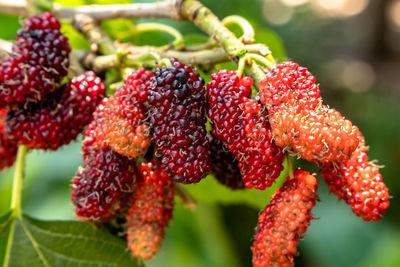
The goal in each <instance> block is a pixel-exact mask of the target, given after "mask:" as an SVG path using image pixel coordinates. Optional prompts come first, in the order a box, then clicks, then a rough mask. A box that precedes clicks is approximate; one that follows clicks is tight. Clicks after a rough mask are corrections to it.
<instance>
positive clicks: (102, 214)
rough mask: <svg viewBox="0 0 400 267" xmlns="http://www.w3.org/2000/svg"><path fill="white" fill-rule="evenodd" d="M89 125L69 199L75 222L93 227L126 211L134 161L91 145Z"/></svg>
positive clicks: (134, 184)
mask: <svg viewBox="0 0 400 267" xmlns="http://www.w3.org/2000/svg"><path fill="white" fill-rule="evenodd" d="M93 126H95V123H91V124H90V125H89V127H88V129H87V130H86V131H85V134H84V141H85V142H84V143H83V148H82V150H83V153H84V168H80V169H79V170H78V173H77V174H76V176H75V177H74V178H73V181H72V191H71V200H72V202H73V204H74V206H75V214H76V216H77V218H78V219H79V220H83V221H90V222H93V223H95V224H98V223H101V222H105V221H107V220H109V219H110V218H112V217H113V216H116V215H118V214H119V213H120V212H122V211H123V210H124V208H126V202H127V201H128V199H129V196H130V195H131V194H132V192H133V191H134V188H135V186H136V180H137V167H136V162H135V161H134V160H130V159H128V158H127V157H124V156H122V155H119V154H118V153H116V152H114V151H112V150H111V149H109V148H106V149H99V148H97V147H94V146H91V145H93V142H91V141H90V140H95V136H93V134H95V132H94V131H93V129H92V128H93Z"/></svg>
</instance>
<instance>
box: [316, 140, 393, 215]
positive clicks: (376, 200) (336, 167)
mask: <svg viewBox="0 0 400 267" xmlns="http://www.w3.org/2000/svg"><path fill="white" fill-rule="evenodd" d="M358 138H359V140H360V144H359V145H358V147H357V149H356V150H355V151H354V152H353V154H352V155H351V158H350V159H348V160H343V161H339V162H335V163H327V164H325V165H324V166H323V167H322V172H321V174H322V177H323V178H324V179H325V181H326V182H327V184H328V186H329V188H330V190H331V191H332V192H333V193H335V194H336V195H337V196H338V197H339V198H341V199H343V200H345V201H346V203H347V204H349V205H351V206H352V208H353V211H354V213H355V214H356V215H357V216H360V217H362V218H363V219H364V220H365V221H378V220H380V219H381V218H382V216H383V214H384V213H385V211H386V209H387V208H388V207H389V191H388V189H387V187H386V185H385V184H384V183H383V181H382V175H381V174H380V172H379V167H378V166H376V165H375V164H374V163H373V162H370V161H369V160H368V155H367V152H368V147H367V146H366V145H365V140H364V137H363V136H362V134H361V133H360V132H358Z"/></svg>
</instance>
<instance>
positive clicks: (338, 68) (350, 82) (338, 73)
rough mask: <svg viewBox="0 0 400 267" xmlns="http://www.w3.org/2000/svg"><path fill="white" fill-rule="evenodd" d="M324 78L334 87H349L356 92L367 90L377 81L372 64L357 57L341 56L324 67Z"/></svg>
mask: <svg viewBox="0 0 400 267" xmlns="http://www.w3.org/2000/svg"><path fill="white" fill-rule="evenodd" d="M323 75H324V78H325V79H326V81H327V82H329V83H330V84H331V86H332V87H333V88H335V87H336V88H343V87H344V88H348V89H350V90H352V91H355V92H362V91H366V90H368V89H369V88H371V86H372V85H373V84H374V82H375V72H374V70H373V68H372V67H371V65H370V64H368V63H366V62H364V61H361V60H356V59H349V58H339V59H336V60H333V61H331V62H329V63H328V64H327V65H325V67H324V72H323Z"/></svg>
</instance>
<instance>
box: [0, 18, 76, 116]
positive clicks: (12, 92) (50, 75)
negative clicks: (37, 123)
mask: <svg viewBox="0 0 400 267" xmlns="http://www.w3.org/2000/svg"><path fill="white" fill-rule="evenodd" d="M70 51H71V48H70V46H69V43H68V39H67V38H66V37H65V36H64V35H62V34H61V32H60V24H59V23H58V21H57V20H56V19H55V18H54V17H53V16H52V15H51V14H49V13H45V14H44V15H41V16H33V17H30V18H29V19H27V20H26V21H25V23H24V29H22V30H20V31H19V32H18V35H17V39H16V42H15V44H14V46H13V48H12V53H11V55H10V56H9V57H7V58H5V59H4V60H3V61H2V64H1V65H0V107H4V106H10V107H11V108H13V109H14V108H15V107H16V106H17V107H18V106H24V107H26V106H27V105H28V104H29V103H37V102H38V101H42V100H44V99H45V98H46V96H47V95H49V94H51V93H52V92H54V91H55V90H56V88H57V86H56V84H57V83H59V82H60V81H61V79H62V78H63V77H64V76H65V75H66V74H67V72H68V67H69V58H68V56H69V53H70Z"/></svg>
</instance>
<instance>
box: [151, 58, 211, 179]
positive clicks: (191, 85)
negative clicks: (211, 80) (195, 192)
mask: <svg viewBox="0 0 400 267" xmlns="http://www.w3.org/2000/svg"><path fill="white" fill-rule="evenodd" d="M171 63H172V66H171V67H166V66H163V67H161V68H158V69H157V70H156V72H155V76H154V77H153V78H152V81H151V85H150V88H149V90H148V99H149V104H150V106H151V108H150V111H149V112H150V120H151V124H152V125H153V130H154V134H153V138H154V141H155V143H156V149H157V152H158V153H159V154H161V156H162V161H161V163H162V166H163V168H164V169H165V170H166V171H167V173H168V174H170V176H171V177H172V178H173V179H174V180H176V181H178V182H181V183H196V182H199V181H200V180H201V179H202V178H204V177H205V176H206V175H207V173H208V172H209V171H210V170H211V162H210V158H209V155H208V147H209V144H208V140H207V132H206V128H205V122H206V117H205V104H204V93H205V89H204V80H203V79H202V78H201V77H200V75H199V74H198V73H197V72H196V71H194V70H193V69H192V68H191V67H189V66H187V65H184V64H182V63H180V62H179V61H178V60H177V59H171Z"/></svg>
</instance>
